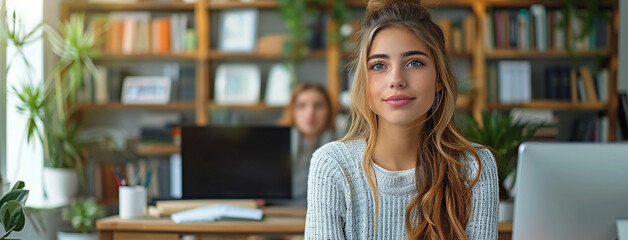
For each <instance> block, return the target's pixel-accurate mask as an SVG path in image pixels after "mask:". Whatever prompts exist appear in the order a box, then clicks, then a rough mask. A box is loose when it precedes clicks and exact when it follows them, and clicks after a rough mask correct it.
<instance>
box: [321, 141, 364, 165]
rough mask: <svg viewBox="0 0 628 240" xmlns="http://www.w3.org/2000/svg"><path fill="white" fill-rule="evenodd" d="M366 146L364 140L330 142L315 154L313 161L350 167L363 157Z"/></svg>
mask: <svg viewBox="0 0 628 240" xmlns="http://www.w3.org/2000/svg"><path fill="white" fill-rule="evenodd" d="M365 146H366V143H365V142H364V140H350V141H344V142H340V141H334V142H330V143H327V144H325V145H323V146H322V147H320V148H319V149H317V150H316V151H315V152H314V154H313V155H312V161H313V162H314V161H335V162H337V163H338V164H340V165H348V164H351V163H352V162H353V161H354V160H355V159H356V158H361V157H362V154H363V153H364V147H365Z"/></svg>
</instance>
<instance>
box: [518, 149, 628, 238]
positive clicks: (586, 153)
mask: <svg viewBox="0 0 628 240" xmlns="http://www.w3.org/2000/svg"><path fill="white" fill-rule="evenodd" d="M617 219H628V144H597V143H524V144H522V145H521V146H520V147H519V163H518V168H517V189H516V196H515V213H514V220H513V239H514V240H529V239H534V240H544V239H552V240H555V239H570V240H579V239H582V240H584V239H586V240H596V239H604V240H609V239H617V229H616V220H617Z"/></svg>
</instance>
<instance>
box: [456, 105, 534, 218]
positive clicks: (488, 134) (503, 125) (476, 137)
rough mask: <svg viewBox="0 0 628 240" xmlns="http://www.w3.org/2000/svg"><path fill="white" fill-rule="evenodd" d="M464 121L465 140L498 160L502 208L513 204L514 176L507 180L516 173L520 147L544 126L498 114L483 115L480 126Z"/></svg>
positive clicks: (470, 119) (485, 112) (483, 113)
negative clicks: (486, 148)
mask: <svg viewBox="0 0 628 240" xmlns="http://www.w3.org/2000/svg"><path fill="white" fill-rule="evenodd" d="M464 118H465V119H464V122H463V126H462V128H463V132H464V133H465V136H466V137H467V138H468V139H469V140H470V141H472V142H476V143H479V144H482V145H484V146H486V147H489V148H491V150H492V151H493V153H494V155H495V158H496V159H497V175H498V178H499V200H500V208H502V205H508V204H509V203H512V199H511V197H510V196H511V194H510V191H511V190H512V187H513V186H514V184H515V176H514V175H513V176H512V177H511V180H510V181H508V182H507V181H506V180H507V178H508V176H509V175H511V174H515V173H516V171H515V169H516V168H517V154H518V149H519V145H520V144H521V143H523V142H525V141H527V140H529V139H530V138H532V136H533V135H534V133H535V132H536V130H538V129H539V128H540V127H541V126H542V124H540V123H534V122H521V121H515V120H514V119H513V118H512V117H511V116H507V115H503V114H500V113H499V112H496V111H491V112H489V111H483V112H482V122H481V124H480V123H478V122H477V121H476V120H475V119H474V118H473V117H471V116H469V115H464ZM502 203H503V204H502ZM500 211H502V210H501V209H500ZM502 212H503V211H502ZM502 212H500V217H501V215H502ZM506 215H508V214H506ZM505 218H508V216H506V217H505ZM510 218H512V212H510ZM508 220H509V219H504V221H508ZM510 220H511V219H510Z"/></svg>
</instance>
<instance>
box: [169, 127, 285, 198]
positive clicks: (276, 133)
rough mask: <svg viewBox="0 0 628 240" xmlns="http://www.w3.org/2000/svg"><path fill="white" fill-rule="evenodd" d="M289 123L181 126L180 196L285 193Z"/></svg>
mask: <svg viewBox="0 0 628 240" xmlns="http://www.w3.org/2000/svg"><path fill="white" fill-rule="evenodd" d="M290 137H291V136H290V128H289V127H183V128H182V131H181V158H182V159H181V161H182V175H183V176H182V181H183V182H182V185H183V189H182V198H184V199H243V198H250V199H289V198H290V197H291V180H290V178H291V167H290Z"/></svg>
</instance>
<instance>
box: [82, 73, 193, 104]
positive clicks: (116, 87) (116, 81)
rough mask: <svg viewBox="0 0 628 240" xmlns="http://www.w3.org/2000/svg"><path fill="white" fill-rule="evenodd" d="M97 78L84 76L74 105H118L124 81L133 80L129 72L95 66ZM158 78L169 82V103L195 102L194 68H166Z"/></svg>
mask: <svg viewBox="0 0 628 240" xmlns="http://www.w3.org/2000/svg"><path fill="white" fill-rule="evenodd" d="M96 69H97V70H98V71H97V72H98V74H96V76H92V75H91V74H89V73H87V72H86V73H85V74H84V77H83V84H82V86H81V89H80V90H79V91H78V94H77V101H78V102H79V103H84V104H107V103H110V102H121V100H122V99H121V98H122V92H123V89H122V88H123V83H124V79H125V78H126V77H128V76H136V75H137V73H134V72H132V71H131V70H130V69H124V68H119V67H112V66H103V65H97V66H96ZM160 75H161V76H166V77H168V78H170V79H171V80H172V83H171V88H170V97H169V99H170V101H180V102H190V101H194V100H195V99H196V73H195V70H194V68H190V67H181V66H180V65H179V64H166V65H165V66H164V67H163V73H162V74H160Z"/></svg>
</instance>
